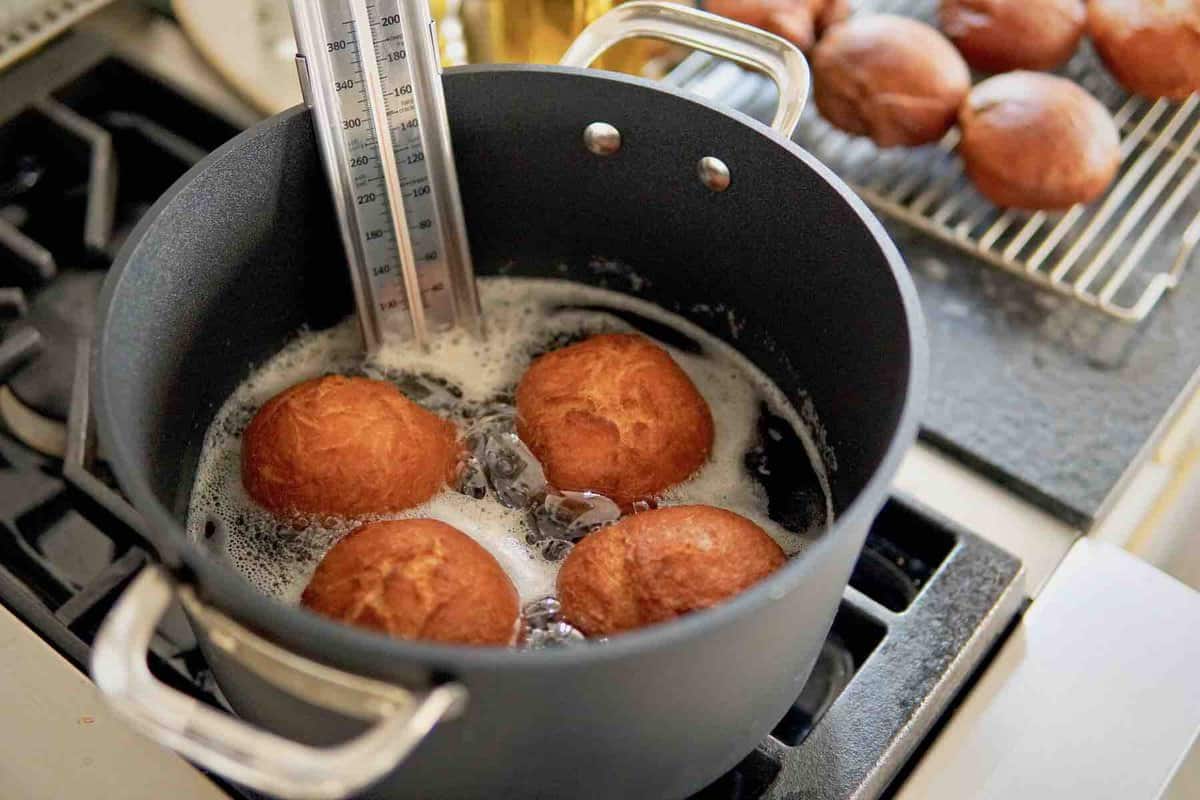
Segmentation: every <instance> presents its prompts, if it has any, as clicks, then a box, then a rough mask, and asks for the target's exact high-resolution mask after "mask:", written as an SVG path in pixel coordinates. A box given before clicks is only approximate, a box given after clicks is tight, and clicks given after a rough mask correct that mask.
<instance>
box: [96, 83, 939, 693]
mask: <svg viewBox="0 0 1200 800" xmlns="http://www.w3.org/2000/svg"><path fill="white" fill-rule="evenodd" d="M497 72H532V73H541V72H554V73H560V74H564V75H571V76H575V77H578V78H581V79H585V80H600V81H616V82H620V83H626V84H631V85H634V86H637V87H640V88H642V89H645V90H647V91H654V92H661V93H663V94H668V95H672V96H674V97H676V98H679V99H683V100H686V101H687V102H690V103H693V104H696V105H699V106H702V107H704V108H705V109H707V110H708V111H709V112H711V113H714V114H721V115H724V116H726V117H729V118H732V119H734V120H736V121H737V122H739V123H741V124H742V125H744V126H746V127H748V128H750V129H752V130H753V131H755V132H756V133H758V134H759V135H760V136H761V137H763V138H764V139H765V140H767V142H768V143H770V144H773V145H774V146H776V147H780V148H783V149H784V150H785V151H787V153H788V154H789V155H790V156H792V157H793V158H797V159H799V160H800V161H802V162H803V163H804V164H805V165H806V166H807V167H809V168H810V169H812V170H813V171H814V172H815V173H816V174H817V175H818V176H820V177H821V178H823V179H824V180H825V181H826V182H827V183H829V184H830V186H831V187H832V188H833V189H834V191H835V192H837V193H838V195H840V196H841V198H842V199H843V200H844V201H845V202H846V203H847V205H848V206H849V207H850V208H851V209H852V210H853V211H854V212H855V213H856V214H857V215H858V217H859V218H860V219H861V220H862V223H863V224H864V225H865V226H866V228H867V230H868V231H869V232H870V234H871V236H872V237H873V238H874V239H875V241H876V243H877V244H878V246H879V248H880V250H881V251H882V253H883V255H884V257H885V259H886V261H887V263H888V265H889V267H890V269H891V273H892V277H893V280H894V281H895V283H896V288H897V292H898V294H899V299H900V302H901V304H902V306H903V309H904V313H905V321H906V324H907V329H908V341H909V364H910V366H909V373H908V382H907V385H906V387H905V397H904V401H903V407H902V409H901V413H900V416H899V420H898V422H897V425H896V427H895V429H894V430H893V432H892V436H891V441H890V443H889V445H888V448H887V450H886V452H885V453H884V456H883V458H882V459H881V460H880V462H879V465H878V466H877V467H876V469H875V471H874V473H873V474H872V476H871V477H870V479H869V480H868V481H867V483H866V484H865V485H864V486H863V487H862V489H861V490H860V491H859V492H858V494H857V496H856V497H855V498H854V499H853V500H852V501H851V502H850V504H849V505H848V506H847V507H846V508H845V510H844V511H843V512H842V514H841V515H840V516H839V517H838V518H837V519H835V520H834V523H833V525H832V526H830V527H829V528H828V529H827V530H826V531H825V532H824V533H823V534H822V535H821V536H820V537H819V538H818V540H817V541H816V543H814V545H813V546H812V547H810V548H809V549H808V550H806V551H805V553H804V554H802V555H801V556H799V557H798V558H794V559H791V560H790V561H789V562H788V563H787V564H786V565H785V566H784V567H783V568H781V569H779V570H777V571H776V572H775V573H774V574H772V575H771V576H770V577H768V578H766V579H764V580H762V581H760V582H759V583H757V584H756V585H754V586H753V587H751V588H749V589H747V590H745V591H743V592H741V593H740V594H739V595H737V596H736V597H734V598H732V599H731V600H728V601H726V602H724V603H721V604H719V605H717V606H715V607H713V608H710V609H706V610H704V611H701V612H696V613H692V614H687V615H685V616H683V617H680V618H678V619H675V620H671V621H669V622H666V623H660V624H656V625H651V626H648V627H646V628H641V629H638V630H635V631H630V632H627V633H624V634H622V635H620V636H618V637H615V638H614V639H612V640H610V641H608V642H606V643H605V644H604V645H603V646H599V647H573V648H572V647H569V648H562V649H545V650H535V651H528V650H517V649H514V648H511V647H481V646H467V645H450V644H436V643H431V642H423V641H416V640H405V639H398V638H392V637H389V636H387V635H384V634H380V633H373V632H370V631H367V630H364V629H360V628H355V627H352V626H349V625H345V624H343V623H340V622H335V621H333V620H330V619H326V618H324V617H320V616H318V615H317V614H315V613H313V612H310V611H307V610H305V609H303V608H301V607H299V606H291V605H286V604H284V603H281V602H278V601H275V600H272V599H271V598H268V597H265V596H264V595H262V594H261V593H260V592H258V591H257V590H256V589H254V587H253V586H251V585H250V583H249V582H248V581H246V580H245V579H244V578H242V577H241V576H240V575H239V574H238V573H236V572H235V571H234V570H233V569H232V568H231V567H228V566H226V565H224V564H221V563H220V562H218V561H216V560H215V559H213V558H211V557H210V556H209V555H208V554H207V553H206V552H205V551H204V550H203V549H202V548H201V547H200V546H199V545H198V544H197V543H195V542H193V541H192V540H191V538H190V537H189V536H188V535H187V532H186V531H185V530H184V529H183V526H182V525H181V524H180V523H179V522H178V521H177V520H176V519H175V517H174V515H173V514H172V513H171V512H170V510H169V509H168V508H167V507H165V506H164V505H163V504H162V503H161V502H160V501H159V499H158V498H157V497H156V495H155V493H154V491H153V490H152V489H151V487H150V484H149V482H148V481H147V480H146V477H145V476H144V475H142V474H141V473H140V472H139V471H138V470H137V469H135V468H134V466H133V464H134V459H133V458H132V455H131V452H132V449H133V448H132V447H131V445H130V443H129V441H128V439H127V438H125V437H123V436H122V435H121V433H120V431H119V430H118V425H117V423H116V420H115V417H114V413H113V407H112V405H111V403H110V401H109V396H108V392H107V390H106V386H107V385H108V383H109V382H111V380H113V378H112V377H110V375H109V361H110V359H109V358H108V356H107V353H108V348H107V347H106V346H105V345H106V342H107V340H108V337H109V327H108V320H109V316H110V313H111V310H112V307H113V302H114V298H115V295H116V293H117V291H118V289H119V288H120V286H121V284H122V281H123V280H124V278H125V271H126V270H125V267H126V265H127V264H128V263H129V261H130V260H131V259H132V258H133V256H134V255H135V254H136V253H137V251H138V249H139V247H140V246H141V244H142V240H143V237H144V235H145V233H146V230H147V229H148V228H149V226H150V225H151V224H153V222H154V220H155V219H156V218H157V217H158V216H159V214H160V213H161V212H162V210H163V209H164V208H165V207H166V205H168V204H169V203H170V202H171V201H172V200H173V199H174V198H175V196H176V195H178V194H179V193H180V192H181V191H182V190H183V189H184V188H185V187H187V186H188V185H190V184H191V182H192V180H193V178H194V177H195V176H196V175H198V174H199V173H200V172H202V171H204V170H206V169H208V168H209V167H210V165H212V164H213V163H216V162H218V161H220V160H221V159H222V158H224V157H226V156H228V155H229V154H230V153H231V152H233V151H235V150H239V149H241V148H242V147H244V146H246V145H247V144H248V143H249V142H251V141H253V140H254V139H256V138H258V137H260V136H264V135H267V134H269V133H270V132H271V131H272V130H273V129H274V128H275V127H277V126H279V125H281V124H283V123H284V122H286V121H287V120H289V119H291V118H293V117H295V116H297V115H300V114H307V113H308V109H307V108H305V107H304V106H302V105H301V106H295V107H293V108H291V109H289V110H287V111H284V112H282V113H280V114H276V115H274V116H272V117H269V118H267V119H266V120H264V121H262V122H260V123H259V124H257V125H255V126H254V127H252V128H250V129H248V130H246V131H243V132H242V133H240V134H238V135H237V136H235V137H234V138H232V139H230V140H229V141H228V142H226V143H225V144H223V145H222V146H221V147H219V148H218V149H216V150H215V151H213V152H212V153H211V154H210V155H209V156H207V157H206V158H205V159H203V160H202V161H200V162H199V163H198V164H196V165H195V166H194V167H192V169H190V170H188V172H187V173H185V174H184V175H183V176H182V177H180V178H179V180H177V181H176V182H175V183H174V184H173V185H172V186H171V188H169V189H168V190H167V191H166V192H165V193H164V194H163V195H162V197H160V198H159V199H158V200H157V201H156V202H155V204H154V206H153V207H152V208H151V209H150V210H149V211H148V212H147V213H146V214H145V216H144V217H143V218H142V220H141V221H140V222H139V224H138V226H137V228H136V229H135V230H134V232H133V233H132V234H131V235H130V237H129V239H128V242H127V244H126V245H125V246H124V247H123V248H122V250H121V252H120V254H119V255H118V257H117V259H116V261H115V262H114V264H113V266H112V268H111V269H110V271H109V274H108V276H107V278H106V280H105V283H104V288H103V291H102V292H101V296H100V301H99V317H98V320H99V321H98V326H99V327H98V331H99V335H98V336H97V338H96V344H95V361H94V363H95V364H96V369H95V371H94V373H93V378H92V379H93V387H94V394H95V415H96V424H97V433H98V436H99V439H100V443H101V446H102V447H103V449H104V452H105V453H106V454H107V455H108V459H109V462H110V464H111V466H112V469H113V472H114V473H115V475H116V477H117V479H118V482H119V483H120V485H121V488H122V489H123V490H124V491H125V492H126V493H127V494H128V495H129V497H130V499H131V500H132V502H133V505H134V506H135V507H136V508H137V509H138V511H139V512H140V513H141V514H142V515H143V516H145V517H146V521H147V525H148V527H149V528H150V529H151V531H152V534H151V535H153V536H154V540H155V542H156V543H160V542H161V543H162V546H160V547H159V550H160V553H159V555H160V558H162V559H163V560H164V561H165V562H168V564H169V566H172V567H174V568H175V572H176V574H179V572H180V571H181V570H180V567H181V565H179V564H177V563H176V564H170V562H171V561H182V562H183V565H186V570H185V572H186V573H187V574H186V577H184V578H183V580H185V581H188V582H192V583H194V584H196V586H197V590H198V593H199V594H200V596H201V597H202V598H204V599H205V601H206V602H208V603H211V604H213V605H215V606H216V607H218V608H221V609H222V610H223V611H225V612H226V613H228V614H229V615H230V616H231V617H233V618H234V619H235V620H237V621H238V622H240V623H241V624H244V625H247V626H248V627H250V628H251V629H253V630H256V631H258V632H260V633H266V634H267V635H268V637H269V638H271V639H273V640H275V641H277V642H278V643H280V644H282V645H283V646H285V647H287V648H289V649H291V650H293V651H294V652H298V653H302V654H304V655H305V657H308V658H312V659H314V660H316V661H320V662H324V663H328V664H331V665H334V666H341V665H343V664H347V663H353V664H359V665H362V664H377V665H380V666H379V667H378V668H377V670H376V671H382V672H386V671H387V667H388V665H389V664H392V665H394V664H397V663H400V664H407V665H424V666H426V667H427V668H428V669H430V670H438V669H446V670H455V669H464V670H476V669H493V670H509V669H522V670H527V669H533V668H537V667H539V666H550V665H555V666H562V665H568V664H597V663H601V662H604V661H609V660H613V659H621V658H624V657H626V656H631V655H633V654H636V653H641V652H644V651H648V650H653V649H656V648H660V647H667V646H670V645H674V644H679V643H681V642H683V641H686V640H690V639H693V638H697V637H702V636H705V635H706V634H708V633H709V632H711V631H713V630H716V629H718V628H720V627H723V626H725V625H727V624H733V623H734V622H736V621H737V620H738V619H739V618H741V617H742V616H743V615H747V614H750V613H753V612H754V611H755V610H756V609H759V608H761V607H763V606H765V605H767V604H768V603H771V602H774V601H775V600H776V599H777V598H780V597H783V596H785V595H786V594H788V593H790V592H791V591H793V590H795V589H796V588H797V586H798V585H799V584H800V583H801V582H802V581H803V580H804V579H805V577H806V575H807V570H806V569H805V564H806V563H808V562H811V561H812V560H813V559H814V558H817V557H819V553H820V552H821V551H823V550H824V549H826V548H828V547H830V546H832V543H833V542H834V541H835V540H836V539H837V538H838V534H839V532H840V531H842V530H845V529H847V528H848V527H850V526H852V525H854V524H855V520H857V519H858V518H859V517H862V516H864V515H874V514H875V513H877V511H878V507H879V506H880V505H881V504H882V502H883V499H884V498H885V497H886V492H887V491H888V487H889V486H890V484H891V481H892V478H893V476H894V475H895V473H896V472H897V470H898V469H899V466H900V462H901V460H902V459H903V457H904V455H905V453H906V452H907V451H908V449H909V447H910V445H911V444H912V443H913V442H914V441H915V439H916V435H917V429H918V424H919V419H918V415H919V411H920V409H921V407H922V405H923V403H924V398H925V393H926V387H927V380H928V360H929V355H928V342H927V340H926V335H925V324H924V317H923V314H922V312H921V307H920V303H919V300H918V297H917V292H916V288H915V286H914V285H913V282H912V279H911V277H910V275H909V272H908V268H907V266H906V265H905V263H904V260H903V258H902V257H901V255H900V252H899V251H898V249H897V248H896V246H895V244H894V243H893V242H892V240H891V238H890V237H889V236H888V235H887V233H886V231H885V230H884V228H883V225H882V224H881V223H880V222H879V220H878V219H877V218H876V217H875V215H874V214H873V213H872V212H871V211H870V210H869V209H868V207H867V206H866V204H865V203H864V202H863V201H862V200H861V199H860V198H859V197H858V195H857V194H855V193H854V191H853V190H852V189H850V187H849V186H847V185H846V184H845V183H844V182H843V181H842V180H841V179H840V178H839V177H838V176H837V175H835V174H834V173H833V172H832V171H831V170H829V168H827V167H826V166H824V165H823V164H822V163H820V162H819V161H818V160H817V159H816V158H815V157H814V156H812V155H811V154H810V153H808V152H807V151H806V150H804V149H803V148H801V147H800V146H799V145H797V144H795V143H794V142H792V141H790V140H788V139H785V138H783V137H782V136H780V135H779V134H777V133H776V132H775V131H773V130H772V129H771V128H769V127H767V126H766V125H763V124H762V123H760V122H758V121H757V120H754V119H752V118H751V117H748V116H746V115H745V114H742V113H741V112H738V111H735V110H732V109H727V108H722V107H719V106H717V105H714V104H713V103H710V102H708V101H706V100H704V99H702V98H700V97H697V96H694V95H691V94H688V93H685V92H683V91H682V90H678V89H675V88H672V87H669V86H666V85H664V84H661V83H656V82H654V81H650V80H648V79H644V78H638V77H633V76H629V75H624V74H620V73H611V72H602V71H600V70H593V69H578V68H573V67H559V66H548V65H526V64H511V65H509V64H505V65H471V66H466V67H455V68H451V69H448V70H446V73H447V74H448V75H456V74H487V73H497ZM314 643H316V644H314ZM339 662H340V663H339ZM355 671H358V672H363V671H364V670H363V669H356V670H355ZM365 671H370V670H369V669H368V670H365Z"/></svg>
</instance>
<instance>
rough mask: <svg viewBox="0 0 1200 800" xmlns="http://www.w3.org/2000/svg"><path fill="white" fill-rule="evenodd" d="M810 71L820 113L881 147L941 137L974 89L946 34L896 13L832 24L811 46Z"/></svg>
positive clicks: (832, 122)
mask: <svg viewBox="0 0 1200 800" xmlns="http://www.w3.org/2000/svg"><path fill="white" fill-rule="evenodd" d="M812 70H813V99H814V100H815V101H816V103H817V109H818V110H820V112H821V116H823V117H825V119H827V120H829V122H830V123H831V124H833V125H834V126H836V127H838V128H840V129H842V130H844V131H846V132H847V133H853V134H856V135H859V136H869V137H870V138H871V140H872V141H874V142H875V143H876V144H877V145H879V146H880V147H897V146H904V147H913V146H916V145H921V144H928V143H929V142H935V141H937V140H938V139H940V138H941V137H942V136H943V135H944V134H945V133H946V131H948V130H950V127H951V126H952V125H953V124H954V117H955V114H957V113H958V106H959V104H960V103H962V100H963V98H964V97H966V95H967V91H968V90H969V89H970V88H971V75H970V72H969V71H968V70H967V65H966V63H965V62H964V61H963V58H962V56H961V55H959V53H958V51H957V50H955V49H954V45H952V44H950V42H949V40H947V39H946V37H945V36H942V34H941V33H939V32H938V31H937V30H935V29H934V28H931V27H930V26H928V25H926V24H925V23H923V22H918V21H917V20H915V19H909V18H908V17H898V16H893V15H891V14H863V15H859V16H855V17H851V18H850V19H849V20H847V21H846V22H843V23H841V24H839V25H834V26H833V27H832V28H830V29H829V32H828V33H826V34H825V37H824V38H822V39H821V41H820V42H819V43H818V44H817V46H816V48H815V49H814V50H813V56H812Z"/></svg>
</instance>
